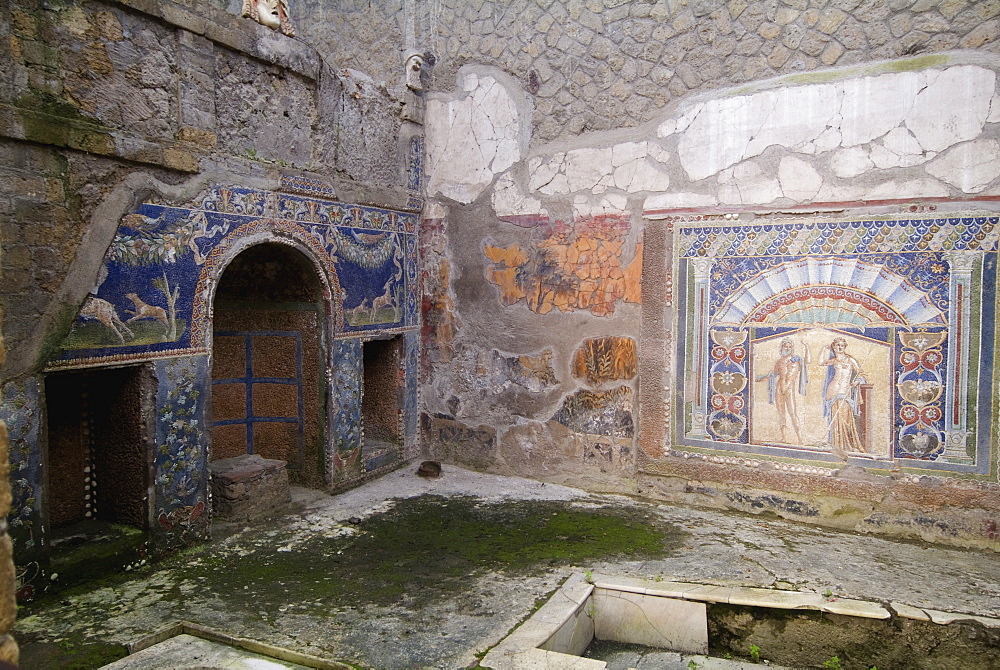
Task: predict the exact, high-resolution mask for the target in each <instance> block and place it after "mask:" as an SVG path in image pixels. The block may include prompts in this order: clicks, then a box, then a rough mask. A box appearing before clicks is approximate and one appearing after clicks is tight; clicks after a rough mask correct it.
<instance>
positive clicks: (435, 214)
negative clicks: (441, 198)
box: [421, 200, 448, 219]
mask: <svg viewBox="0 0 1000 670" xmlns="http://www.w3.org/2000/svg"><path fill="white" fill-rule="evenodd" d="M447 215H448V208H447V207H445V206H444V205H442V204H441V203H440V202H438V201H437V200H428V201H426V202H425V203H424V211H423V213H422V214H421V216H422V217H423V218H425V219H443V218H444V217H445V216H447Z"/></svg>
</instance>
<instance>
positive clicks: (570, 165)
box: [565, 149, 612, 192]
mask: <svg viewBox="0 0 1000 670" xmlns="http://www.w3.org/2000/svg"><path fill="white" fill-rule="evenodd" d="M565 172H566V185H567V188H568V190H569V192H573V191H582V190H590V189H592V188H594V187H595V186H596V185H597V184H599V183H600V182H601V180H602V179H603V178H604V177H606V176H610V175H611V172H612V170H611V149H575V150H573V151H567V152H566V163H565Z"/></svg>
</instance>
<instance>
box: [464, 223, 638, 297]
mask: <svg viewBox="0 0 1000 670" xmlns="http://www.w3.org/2000/svg"><path fill="white" fill-rule="evenodd" d="M531 224H532V226H533V227H534V230H535V232H536V233H537V234H538V236H539V237H538V239H537V241H534V242H533V244H532V246H530V247H528V248H522V247H521V246H520V245H518V244H513V245H510V246H506V247H500V246H496V245H494V244H492V243H491V242H490V241H487V242H486V244H485V246H484V248H483V254H484V255H485V257H486V260H487V262H488V265H487V269H486V279H487V280H488V281H489V282H490V283H492V284H495V285H496V286H498V287H499V289H500V301H501V302H502V303H503V304H504V305H514V304H517V303H519V302H521V301H524V303H525V305H526V306H527V307H528V309H530V310H531V311H532V312H537V313H538V314H548V313H549V312H551V311H552V310H554V309H555V310H558V311H560V312H572V311H576V310H589V311H590V313H591V314H593V315H594V316H611V315H613V314H614V312H615V306H616V305H617V304H618V303H619V302H631V303H639V302H640V284H639V280H640V277H641V275H642V244H641V243H640V244H638V245H636V249H635V251H634V252H633V255H632V259H631V260H626V258H627V256H626V255H625V248H626V242H627V241H628V236H629V232H630V231H631V227H632V226H631V219H630V217H629V215H627V214H602V215H598V216H588V217H580V218H579V219H578V220H577V221H576V222H575V224H574V225H573V226H569V225H566V224H565V223H563V222H562V221H558V220H557V221H555V222H550V221H549V220H548V219H544V218H543V219H540V220H534V219H532V220H531ZM519 225H523V224H519Z"/></svg>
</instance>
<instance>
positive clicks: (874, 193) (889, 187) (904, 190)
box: [861, 178, 949, 200]
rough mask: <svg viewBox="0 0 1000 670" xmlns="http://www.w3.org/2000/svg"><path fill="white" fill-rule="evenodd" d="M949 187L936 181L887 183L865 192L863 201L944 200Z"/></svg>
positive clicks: (920, 180) (919, 180) (921, 180)
mask: <svg viewBox="0 0 1000 670" xmlns="http://www.w3.org/2000/svg"><path fill="white" fill-rule="evenodd" d="M948 195H949V193H948V187H947V186H945V185H944V184H942V183H941V182H939V181H937V180H935V179H927V178H922V179H909V180H906V181H895V180H893V181H887V182H885V183H882V184H879V185H878V186H874V187H872V188H869V189H867V190H865V192H864V194H863V195H862V197H861V199H862V200H907V199H911V198H944V197H946V196H948Z"/></svg>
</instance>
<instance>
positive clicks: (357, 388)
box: [327, 339, 363, 481]
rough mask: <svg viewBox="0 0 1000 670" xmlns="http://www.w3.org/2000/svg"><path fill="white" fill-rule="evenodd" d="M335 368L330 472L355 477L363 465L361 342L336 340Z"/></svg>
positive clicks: (337, 477)
mask: <svg viewBox="0 0 1000 670" xmlns="http://www.w3.org/2000/svg"><path fill="white" fill-rule="evenodd" d="M333 356H334V360H335V361H337V365H336V366H335V367H334V371H333V388H331V390H330V392H331V393H332V394H333V408H334V415H333V417H332V422H333V435H334V449H333V451H332V453H331V454H330V462H329V464H328V467H327V472H329V473H330V476H331V478H332V479H333V480H334V481H337V480H338V479H352V478H353V477H355V476H357V475H359V474H360V468H361V462H360V457H361V387H362V381H363V368H362V354H361V341H360V340H357V339H349V340H337V341H336V342H335V343H334V351H333Z"/></svg>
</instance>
